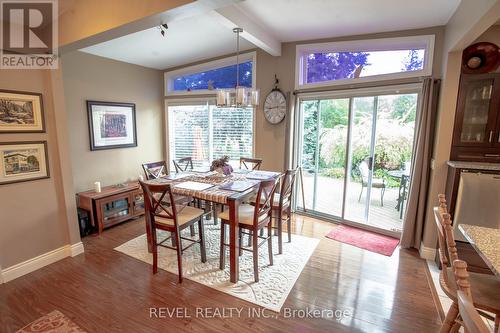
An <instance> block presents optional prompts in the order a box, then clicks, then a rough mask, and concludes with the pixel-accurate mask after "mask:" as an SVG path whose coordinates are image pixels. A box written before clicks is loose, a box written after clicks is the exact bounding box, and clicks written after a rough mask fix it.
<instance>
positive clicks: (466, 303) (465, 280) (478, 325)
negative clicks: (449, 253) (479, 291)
mask: <svg viewBox="0 0 500 333" xmlns="http://www.w3.org/2000/svg"><path fill="white" fill-rule="evenodd" d="M453 270H454V274H455V277H456V279H457V289H458V290H457V303H458V309H459V313H460V317H461V319H462V323H463V326H464V328H465V332H467V333H491V331H490V329H489V328H488V326H486V323H485V322H484V321H483V319H482V318H481V316H480V315H479V312H478V311H477V309H476V308H475V307H474V301H473V299H472V292H471V284H470V282H469V273H467V263H466V262H465V261H463V260H455V261H453Z"/></svg>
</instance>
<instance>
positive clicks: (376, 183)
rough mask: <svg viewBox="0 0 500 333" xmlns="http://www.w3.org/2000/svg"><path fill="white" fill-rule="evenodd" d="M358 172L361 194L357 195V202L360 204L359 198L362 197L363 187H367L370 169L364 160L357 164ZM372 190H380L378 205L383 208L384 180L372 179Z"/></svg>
mask: <svg viewBox="0 0 500 333" xmlns="http://www.w3.org/2000/svg"><path fill="white" fill-rule="evenodd" d="M358 170H359V173H360V174H361V192H360V193H359V198H358V202H360V201H361V196H362V195H363V189H364V188H365V187H368V178H369V175H370V167H369V165H368V162H367V160H366V159H365V160H364V161H363V162H361V163H360V164H359V166H358ZM372 188H379V189H380V205H381V206H382V207H384V194H385V179H383V178H372Z"/></svg>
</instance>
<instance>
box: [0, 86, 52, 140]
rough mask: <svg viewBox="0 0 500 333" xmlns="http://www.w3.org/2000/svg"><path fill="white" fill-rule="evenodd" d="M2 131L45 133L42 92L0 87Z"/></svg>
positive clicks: (0, 127)
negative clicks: (2, 88)
mask: <svg viewBox="0 0 500 333" xmlns="http://www.w3.org/2000/svg"><path fill="white" fill-rule="evenodd" d="M2 133H45V116H44V110H43V98H42V94H40V93H33V92H25V91H12V90H1V89H0V134H2Z"/></svg>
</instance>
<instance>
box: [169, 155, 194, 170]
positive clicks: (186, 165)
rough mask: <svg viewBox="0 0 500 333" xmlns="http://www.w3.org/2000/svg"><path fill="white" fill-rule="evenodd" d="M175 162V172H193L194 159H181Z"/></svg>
mask: <svg viewBox="0 0 500 333" xmlns="http://www.w3.org/2000/svg"><path fill="white" fill-rule="evenodd" d="M172 162H174V167H175V172H186V171H191V170H193V159H192V158H191V157H184V158H180V159H178V160H177V161H176V160H172Z"/></svg>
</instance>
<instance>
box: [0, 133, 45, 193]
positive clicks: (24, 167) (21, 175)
mask: <svg viewBox="0 0 500 333" xmlns="http://www.w3.org/2000/svg"><path fill="white" fill-rule="evenodd" d="M48 156H49V155H48V149H47V141H17V142H1V143H0V185H5V184H12V183H19V182H26V181H31V180H38V179H45V178H50V169H49V157H48Z"/></svg>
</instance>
